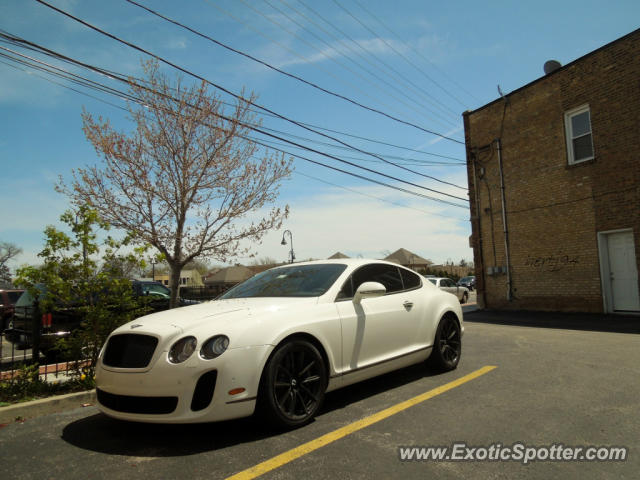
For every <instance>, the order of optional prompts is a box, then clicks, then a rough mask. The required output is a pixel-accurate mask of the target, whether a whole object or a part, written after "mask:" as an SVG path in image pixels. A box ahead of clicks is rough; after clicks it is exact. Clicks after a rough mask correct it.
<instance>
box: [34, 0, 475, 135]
mask: <svg viewBox="0 0 640 480" xmlns="http://www.w3.org/2000/svg"><path fill="white" fill-rule="evenodd" d="M36 1H38V2H41V3H44V2H42V0H36ZM208 1H209V2H210V0H208ZM213 6H214V7H215V8H217V9H219V10H220V11H222V12H223V13H225V14H227V15H229V16H231V17H232V18H234V19H235V20H237V21H238V22H241V20H239V19H237V18H236V17H234V16H233V15H231V14H230V13H229V12H227V11H225V10H224V9H222V8H220V7H218V6H217V5H213ZM247 6H248V7H249V8H252V7H251V6H249V5H247ZM254 11H256V12H258V13H259V14H260V15H263V16H264V14H263V13H262V12H259V11H257V10H255V9H254ZM241 23H243V24H244V25H246V26H247V27H249V28H251V26H250V25H247V24H246V23H244V22H241ZM252 30H254V31H256V30H255V29H253V28H252ZM265 37H266V36H265ZM266 38H269V37H266ZM270 40H271V39H270ZM276 43H277V42H276ZM284 48H286V47H284ZM290 51H291V50H290ZM293 53H294V54H295V52H293ZM301 58H303V57H301ZM334 78H335V77H334ZM347 101H350V102H353V103H354V104H356V105H357V106H359V107H361V108H364V109H366V110H370V111H372V112H374V113H378V114H380V115H383V116H385V117H387V118H389V119H391V120H394V121H396V122H399V123H402V124H404V125H408V126H411V127H413V128H416V129H418V130H421V131H423V132H425V133H429V134H431V135H435V136H437V137H440V138H443V139H445V140H449V141H452V142H455V143H458V144H460V145H464V142H461V141H460V140H457V139H455V138H451V137H448V136H446V135H442V134H441V133H438V132H434V131H432V130H429V129H427V128H424V127H421V126H419V125H416V124H414V123H411V122H408V121H406V120H402V119H400V118H397V117H394V116H392V115H389V114H387V113H385V112H382V111H380V110H377V109H375V108H371V107H367V106H365V105H362V104H360V103H358V102H357V101H355V100H347Z"/></svg>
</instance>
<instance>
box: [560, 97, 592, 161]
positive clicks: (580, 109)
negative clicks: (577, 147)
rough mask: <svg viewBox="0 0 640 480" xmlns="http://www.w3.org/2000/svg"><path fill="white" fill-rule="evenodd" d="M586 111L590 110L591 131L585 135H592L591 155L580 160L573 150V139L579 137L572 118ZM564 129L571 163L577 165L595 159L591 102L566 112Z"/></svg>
mask: <svg viewBox="0 0 640 480" xmlns="http://www.w3.org/2000/svg"><path fill="white" fill-rule="evenodd" d="M584 112H589V133H588V134H584V135H590V136H591V156H590V157H587V158H581V159H580V160H576V157H575V152H574V151H573V141H574V140H575V139H576V138H579V137H574V136H573V129H572V127H571V119H572V118H573V117H575V116H576V115H580V114H581V113H584ZM564 129H565V139H566V141H567V161H568V163H569V165H575V164H577V163H582V162H588V161H589V160H593V159H594V158H595V150H594V148H593V128H592V127H591V109H590V108H589V104H586V105H581V106H579V107H577V108H574V109H571V110H569V111H567V112H565V114H564ZM584 135H582V136H584Z"/></svg>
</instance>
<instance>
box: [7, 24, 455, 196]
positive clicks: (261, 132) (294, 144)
mask: <svg viewBox="0 0 640 480" xmlns="http://www.w3.org/2000/svg"><path fill="white" fill-rule="evenodd" d="M0 37H3V38H4V37H7V35H6V34H3V33H2V34H0ZM9 38H10V39H11V40H12V41H13V42H18V43H23V42H24V43H25V44H27V45H29V46H30V47H33V48H36V49H38V50H40V51H42V52H44V53H46V54H48V55H52V56H54V57H56V58H60V59H62V60H64V61H67V62H71V63H73V64H75V65H78V66H82V67H84V68H87V69H89V70H92V71H94V72H97V73H100V74H103V75H107V74H106V72H105V71H104V70H102V69H100V68H98V67H94V66H92V65H89V64H86V63H84V62H80V61H78V60H75V59H73V58H71V57H67V56H65V55H62V54H59V53H57V52H54V51H52V50H50V49H47V48H46V47H42V46H40V45H37V44H35V43H33V42H29V41H28V40H24V39H20V38H18V37H14V36H9ZM107 76H109V77H110V78H113V79H115V80H118V81H120V82H124V83H127V84H130V85H136V86H138V87H139V88H142V89H144V90H147V91H150V92H153V93H157V94H159V93H158V92H155V91H153V90H151V89H149V88H148V87H146V86H144V85H140V84H137V83H135V82H133V80H132V79H129V80H127V79H125V78H122V77H121V76H119V75H118V74H115V73H113V72H109V74H108V75H107ZM160 95H162V96H165V97H167V98H168V99H170V100H173V101H177V99H175V98H174V97H170V96H169V95H166V94H160ZM129 97H130V98H132V99H134V101H136V102H137V103H139V104H141V105H142V103H140V101H139V99H135V97H133V96H131V95H129ZM215 115H216V116H218V117H219V118H221V119H224V120H226V121H230V119H229V118H228V117H226V116H224V115H221V114H215ZM238 123H239V124H240V125H242V126H243V127H245V128H248V129H250V130H253V131H255V132H257V133H260V134H262V135H265V136H267V137H270V138H274V139H277V140H281V141H284V142H286V143H287V144H289V145H292V146H295V147H298V148H302V149H304V150H306V151H309V152H312V153H316V154H319V155H322V156H324V157H327V158H330V159H332V160H336V161H339V162H341V163H345V164H347V165H350V166H352V167H355V168H359V169H362V170H365V171H368V172H370V173H374V174H376V175H380V176H383V177H385V178H388V179H391V180H395V181H397V182H400V183H405V184H407V185H411V186H413V187H416V188H420V189H423V190H427V191H430V192H433V193H438V194H440V195H444V196H447V197H451V198H454V199H457V200H462V201H464V202H466V201H467V199H465V198H462V197H457V196H455V195H451V194H448V193H445V192H441V191H438V190H435V189H432V188H428V187H425V186H422V185H418V184H415V183H412V182H408V181H406V180H402V179H399V178H397V177H394V176H391V175H387V174H385V173H382V172H378V171H376V170H373V169H370V168H367V167H363V166H361V165H357V164H355V163H353V162H349V161H347V160H344V159H341V158H339V157H336V156H335V155H330V154H328V153H325V152H322V151H319V150H316V149H313V148H310V147H307V146H305V145H301V144H299V143H296V142H292V141H291V140H287V139H285V138H283V137H280V136H278V135H274V134H271V133H269V132H266V131H264V130H261V129H260V128H257V127H255V126H253V125H250V124H246V123H243V122H238ZM241 138H244V139H246V140H247V141H251V142H253V143H256V144H258V145H262V146H265V147H267V148H272V149H273V150H276V151H279V152H282V153H285V154H288V155H293V156H295V157H296V158H301V159H304V160H307V161H310V162H313V163H316V164H318V165H322V166H326V167H327V168H331V169H333V170H336V171H340V172H343V173H347V174H348V175H352V176H355V177H357V178H363V179H366V180H368V181H372V182H374V183H377V184H380V185H385V186H388V184H385V183H382V182H379V181H377V180H373V179H368V178H367V177H363V176H361V175H358V174H354V173H352V172H347V171H346V170H342V169H337V168H336V167H331V166H328V165H325V164H323V163H321V162H317V161H314V160H311V159H308V158H306V157H302V156H300V155H294V154H291V153H290V152H287V151H284V150H282V149H277V148H273V147H268V146H267V145H265V144H263V143H261V142H259V141H256V140H252V139H249V138H246V137H243V136H241ZM390 188H394V189H396V190H399V191H404V192H407V193H411V194H413V195H417V196H420V197H423V198H428V199H430V200H434V201H438V202H441V203H446V204H449V205H452V206H457V207H460V208H467V207H465V206H463V205H459V204H456V203H453V202H450V201H447V200H444V199H440V198H436V197H431V196H428V195H424V194H419V193H417V192H411V191H410V190H406V189H403V188H400V187H396V186H390Z"/></svg>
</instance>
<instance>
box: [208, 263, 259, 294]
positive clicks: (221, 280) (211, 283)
mask: <svg viewBox="0 0 640 480" xmlns="http://www.w3.org/2000/svg"><path fill="white" fill-rule="evenodd" d="M253 275H255V272H254V271H253V270H252V269H250V268H248V267H245V266H243V265H236V266H233V267H226V268H221V269H219V270H218V271H216V272H215V273H213V274H211V275H208V276H207V277H206V278H205V280H204V284H205V287H206V290H208V291H211V292H213V293H212V294H213V295H214V296H218V295H220V294H221V293H223V292H225V291H226V290H228V289H230V288H231V287H233V286H234V285H237V284H238V283H240V282H244V281H245V280H246V279H248V278H251V277H253Z"/></svg>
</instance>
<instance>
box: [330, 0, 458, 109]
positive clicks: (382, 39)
mask: <svg viewBox="0 0 640 480" xmlns="http://www.w3.org/2000/svg"><path fill="white" fill-rule="evenodd" d="M332 1H333V3H335V4H336V5H337V6H338V7H340V8H341V9H342V10H343V11H344V12H346V13H347V15H349V16H350V17H351V18H353V19H354V20H355V21H356V22H358V23H359V24H360V25H362V27H363V28H364V29H366V30H367V31H368V32H370V33H371V34H372V35H373V36H374V37H376V38H379V39H380V40H381V41H382V42H383V43H384V44H385V45H386V46H388V47H389V48H390V49H391V50H393V51H394V52H395V53H396V54H397V55H399V56H400V57H401V58H402V59H403V60H404V61H405V62H407V63H408V64H409V65H411V66H412V67H413V68H415V69H416V70H417V71H418V72H420V73H421V74H422V75H424V77H425V78H426V79H428V80H429V81H430V82H432V83H433V84H434V85H436V86H438V87H440V88H441V89H442V90H443V91H444V92H445V93H446V94H447V95H449V96H450V97H451V98H453V99H454V100H456V101H457V102H458V103H460V105H462V106H463V107H464V106H465V105H464V103H462V102H461V101H460V100H458V99H457V98H456V97H454V96H453V95H451V94H450V93H449V92H448V91H447V90H445V89H444V88H442V86H440V84H439V83H438V82H436V81H435V80H434V79H432V78H431V77H430V76H429V75H428V74H427V73H426V72H425V71H424V70H423V69H422V68H420V67H419V66H417V65H416V64H415V63H414V62H412V61H411V60H410V59H408V58H407V57H406V56H405V55H404V54H403V53H402V52H400V51H398V50H397V49H396V48H395V47H394V46H393V45H391V44H390V43H389V42H387V41H386V40H385V39H384V38H383V37H382V36H380V35H378V34H377V33H376V32H375V31H374V30H372V29H371V28H370V27H369V26H368V25H366V24H365V23H364V22H362V21H361V20H360V19H359V18H358V17H356V16H355V15H354V14H352V13H351V12H350V11H349V10H347V8H345V7H344V6H342V5H341V4H340V3H338V0H332Z"/></svg>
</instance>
